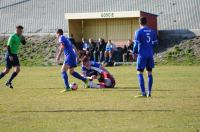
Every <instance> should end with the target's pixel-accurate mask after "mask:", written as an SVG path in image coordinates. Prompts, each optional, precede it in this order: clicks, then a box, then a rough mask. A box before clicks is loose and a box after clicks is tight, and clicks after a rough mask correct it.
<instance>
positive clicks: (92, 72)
mask: <svg viewBox="0 0 200 132" xmlns="http://www.w3.org/2000/svg"><path fill="white" fill-rule="evenodd" d="M89 63H90V66H91V68H90V69H87V68H86V67H84V66H83V65H82V72H83V73H84V74H85V75H86V76H92V75H98V72H97V71H96V70H94V69H92V67H95V68H100V67H101V65H100V64H99V63H96V62H94V61H90V62H89Z"/></svg>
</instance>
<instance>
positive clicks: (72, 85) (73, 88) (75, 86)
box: [70, 82, 78, 91]
mask: <svg viewBox="0 0 200 132" xmlns="http://www.w3.org/2000/svg"><path fill="white" fill-rule="evenodd" d="M70 88H71V89H72V90H74V91H76V90H77V89H78V85H77V84H76V83H75V82H73V83H71V84H70Z"/></svg>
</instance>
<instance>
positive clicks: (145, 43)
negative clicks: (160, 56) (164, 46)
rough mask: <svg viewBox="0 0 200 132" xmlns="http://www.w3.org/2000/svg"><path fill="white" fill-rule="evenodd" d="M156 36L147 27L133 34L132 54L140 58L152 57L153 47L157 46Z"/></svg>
mask: <svg viewBox="0 0 200 132" xmlns="http://www.w3.org/2000/svg"><path fill="white" fill-rule="evenodd" d="M157 42H158V40H157V34H156V32H155V31H154V30H152V29H151V28H148V27H146V26H145V27H143V28H140V29H138V30H137V31H136V32H135V39H134V47H133V51H134V52H133V53H136V54H138V56H139V57H142V58H152V57H153V55H154V51H153V46H154V45H155V44H157Z"/></svg>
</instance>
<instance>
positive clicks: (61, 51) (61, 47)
mask: <svg viewBox="0 0 200 132" xmlns="http://www.w3.org/2000/svg"><path fill="white" fill-rule="evenodd" d="M64 48H65V47H64V44H63V43H61V45H60V49H59V52H58V56H57V58H56V60H57V61H59V60H60V57H61V55H62V53H63V51H64Z"/></svg>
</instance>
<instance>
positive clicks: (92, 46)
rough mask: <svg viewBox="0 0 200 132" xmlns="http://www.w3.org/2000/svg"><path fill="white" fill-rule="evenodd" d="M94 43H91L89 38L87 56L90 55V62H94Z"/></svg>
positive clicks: (91, 40)
mask: <svg viewBox="0 0 200 132" xmlns="http://www.w3.org/2000/svg"><path fill="white" fill-rule="evenodd" d="M96 45H97V44H96V43H95V42H94V41H93V39H91V38H89V55H90V60H91V61H94V58H95V54H94V51H95V49H96Z"/></svg>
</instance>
